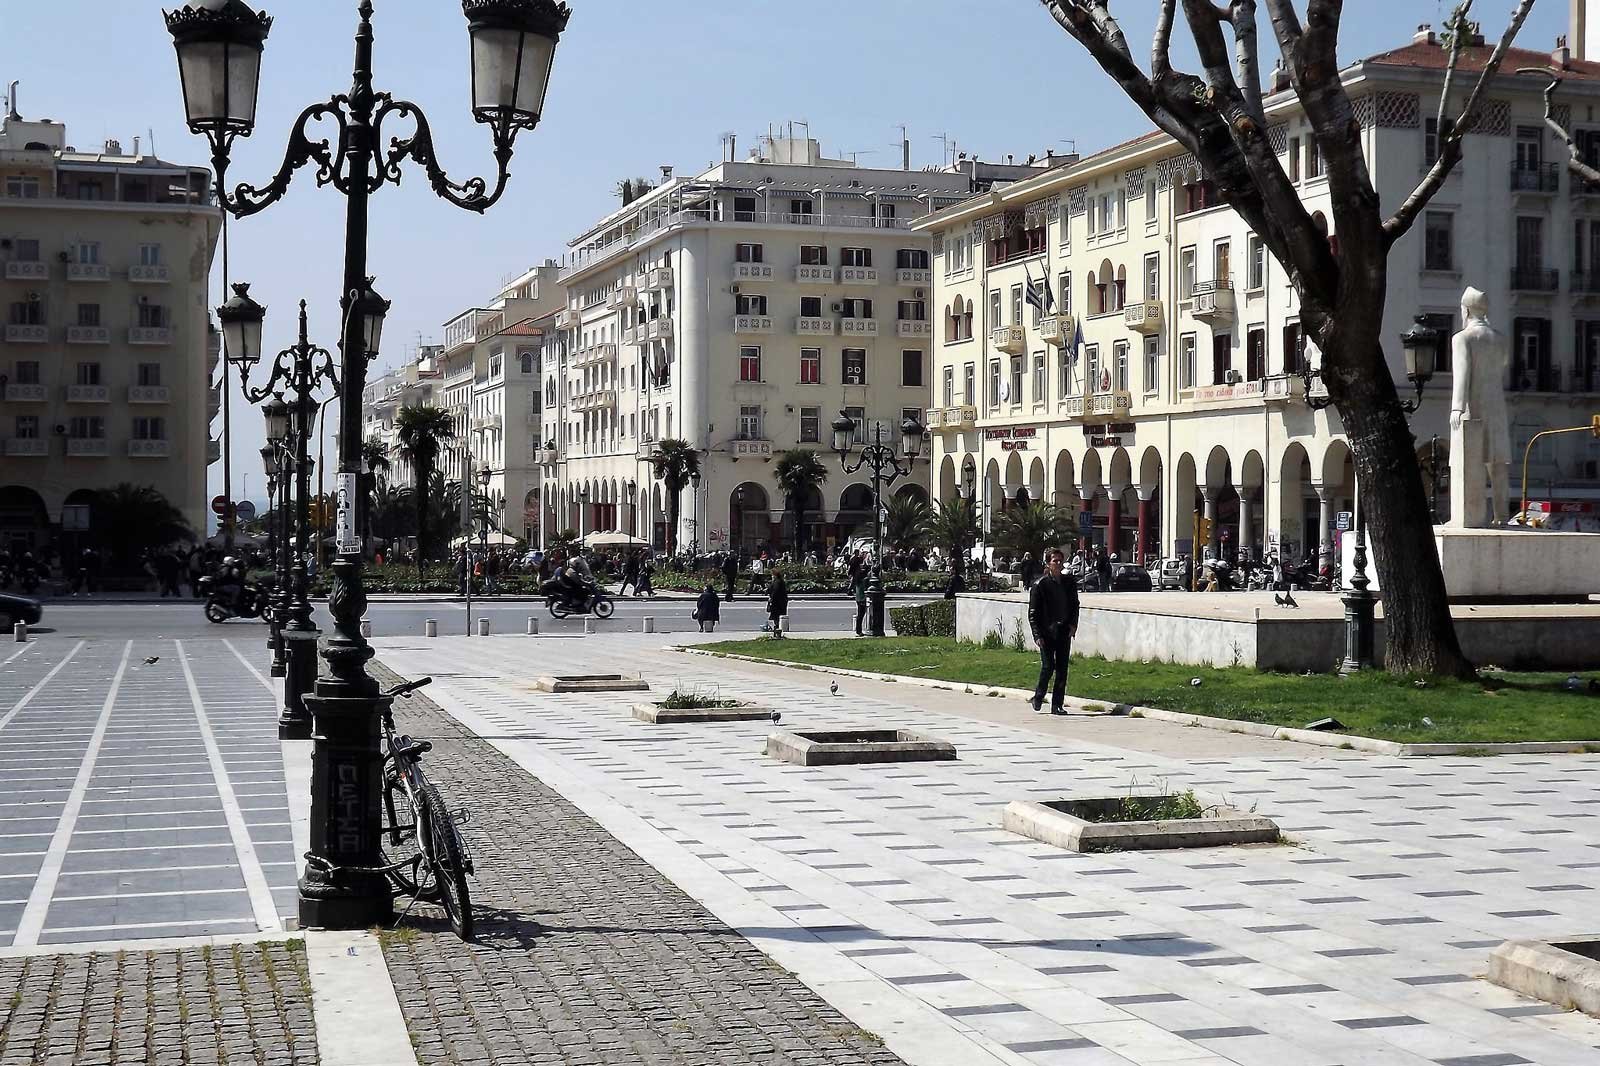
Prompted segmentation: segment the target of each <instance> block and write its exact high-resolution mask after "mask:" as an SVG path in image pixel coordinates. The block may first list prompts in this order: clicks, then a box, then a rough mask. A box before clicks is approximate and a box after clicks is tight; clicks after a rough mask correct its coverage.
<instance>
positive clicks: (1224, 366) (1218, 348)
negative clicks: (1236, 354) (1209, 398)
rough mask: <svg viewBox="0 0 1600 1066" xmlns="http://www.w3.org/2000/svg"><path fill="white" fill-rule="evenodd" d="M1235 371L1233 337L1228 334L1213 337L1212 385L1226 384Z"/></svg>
mask: <svg viewBox="0 0 1600 1066" xmlns="http://www.w3.org/2000/svg"><path fill="white" fill-rule="evenodd" d="M1232 370H1233V337H1232V335H1231V334H1227V333H1213V334H1212V335H1211V384H1213V385H1222V384H1226V383H1227V380H1228V374H1229V373H1231V372H1232Z"/></svg>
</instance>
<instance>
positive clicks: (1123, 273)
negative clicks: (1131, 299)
mask: <svg viewBox="0 0 1600 1066" xmlns="http://www.w3.org/2000/svg"><path fill="white" fill-rule="evenodd" d="M1127 302H1128V268H1127V267H1126V266H1121V265H1119V266H1118V267H1117V281H1116V284H1115V285H1113V286H1112V287H1111V306H1110V307H1109V308H1107V310H1108V311H1120V310H1122V305H1123V304H1125V303H1127Z"/></svg>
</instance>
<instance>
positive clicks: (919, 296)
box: [917, 289, 927, 300]
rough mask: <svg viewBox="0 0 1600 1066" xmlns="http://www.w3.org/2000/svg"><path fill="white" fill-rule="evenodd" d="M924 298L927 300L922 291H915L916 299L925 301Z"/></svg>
mask: <svg viewBox="0 0 1600 1066" xmlns="http://www.w3.org/2000/svg"><path fill="white" fill-rule="evenodd" d="M926 298H927V294H926V293H925V292H924V291H923V290H922V289H918V290H917V299H919V300H923V299H926Z"/></svg>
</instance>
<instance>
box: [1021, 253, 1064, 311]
mask: <svg viewBox="0 0 1600 1066" xmlns="http://www.w3.org/2000/svg"><path fill="white" fill-rule="evenodd" d="M1023 270H1025V271H1027V275H1028V287H1027V289H1026V292H1025V295H1024V299H1026V300H1027V301H1028V303H1029V304H1030V305H1031V306H1033V307H1035V308H1037V309H1038V311H1039V313H1040V314H1041V315H1051V314H1055V310H1056V297H1055V293H1053V292H1051V291H1050V279H1049V277H1041V278H1039V279H1037V280H1035V279H1034V276H1033V271H1032V270H1030V269H1028V265H1027V264H1026V263H1024V264H1023Z"/></svg>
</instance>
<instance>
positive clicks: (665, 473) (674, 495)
mask: <svg viewBox="0 0 1600 1066" xmlns="http://www.w3.org/2000/svg"><path fill="white" fill-rule="evenodd" d="M650 466H651V468H652V469H653V470H654V471H655V475H656V477H657V478H659V479H660V480H661V483H662V486H663V487H664V488H665V489H666V490H667V554H668V555H675V554H677V551H678V512H679V510H680V508H681V507H682V497H683V490H684V489H686V488H688V487H689V482H690V481H692V480H694V478H695V476H696V475H698V474H699V473H700V453H699V452H697V451H695V450H694V448H693V447H692V446H691V445H690V444H689V442H688V441H686V440H664V441H662V442H661V443H659V444H657V445H656V450H655V451H654V452H653V453H651V455H650Z"/></svg>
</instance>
